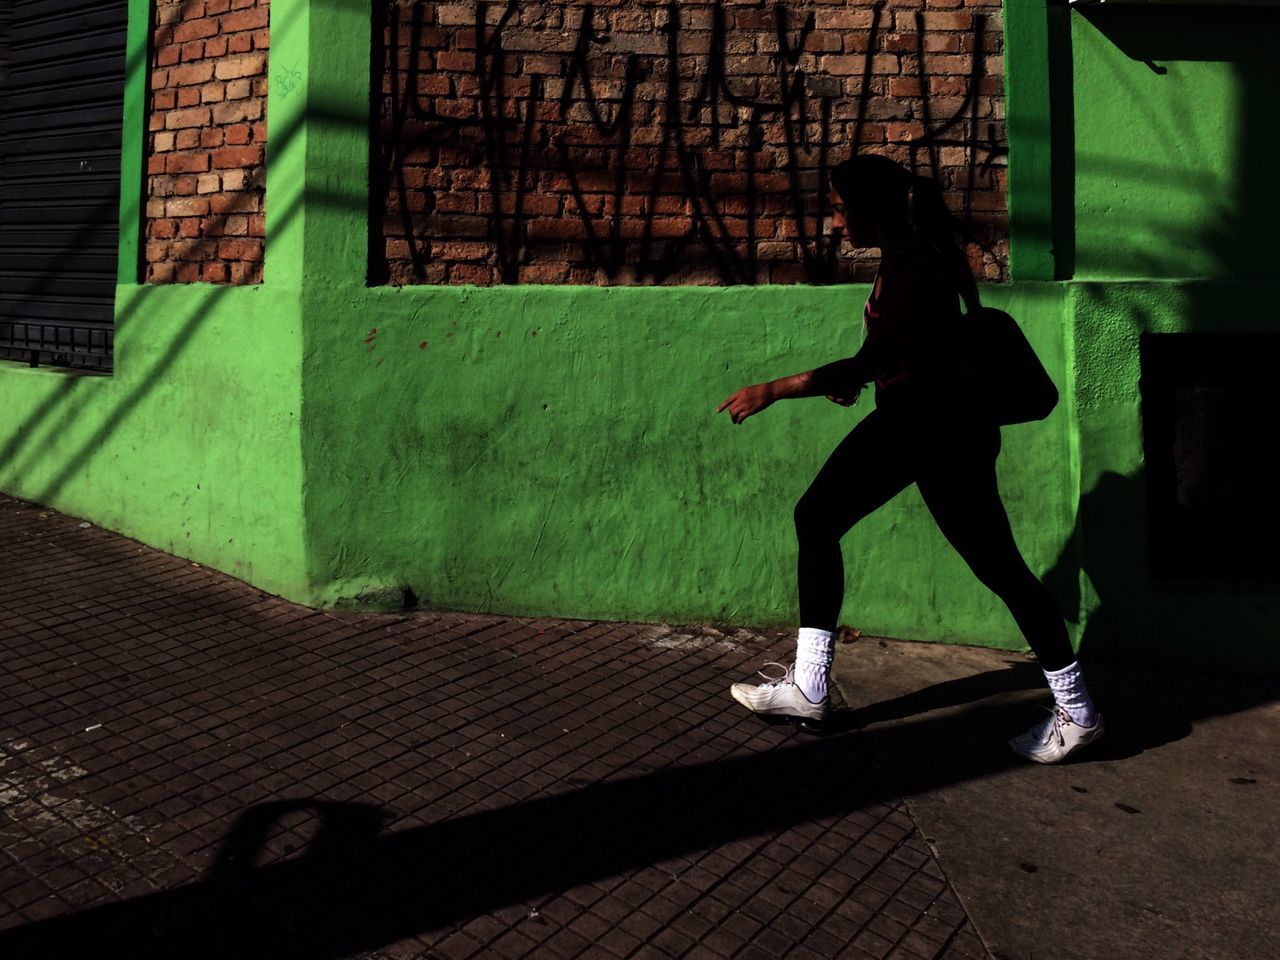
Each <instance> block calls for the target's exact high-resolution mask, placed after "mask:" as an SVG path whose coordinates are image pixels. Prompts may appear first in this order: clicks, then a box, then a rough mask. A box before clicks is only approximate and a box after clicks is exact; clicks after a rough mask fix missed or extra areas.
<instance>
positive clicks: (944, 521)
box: [716, 155, 1103, 763]
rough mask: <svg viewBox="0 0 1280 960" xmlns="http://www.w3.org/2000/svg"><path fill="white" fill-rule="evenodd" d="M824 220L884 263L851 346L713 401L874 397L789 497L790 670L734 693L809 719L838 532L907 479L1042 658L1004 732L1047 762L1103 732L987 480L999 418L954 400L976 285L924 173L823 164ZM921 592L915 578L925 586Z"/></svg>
mask: <svg viewBox="0 0 1280 960" xmlns="http://www.w3.org/2000/svg"><path fill="white" fill-rule="evenodd" d="M831 202H832V207H833V210H834V215H833V225H834V227H835V228H836V229H838V230H841V231H843V232H844V234H845V236H846V237H847V238H848V240H849V242H850V243H851V245H852V246H854V247H876V248H879V250H880V255H881V260H880V266H879V270H878V272H877V274H876V278H875V281H874V282H873V284H872V290H871V295H870V297H869V298H868V300H867V303H866V307H865V308H864V310H863V321H864V323H865V326H866V334H865V339H864V341H863V344H862V348H861V349H860V350H859V351H858V352H857V354H856V355H855V356H852V357H849V358H847V359H844V360H837V361H836V362H834V363H830V364H827V365H826V366H824V367H819V368H818V369H816V370H810V371H808V372H806V373H800V374H796V375H795V376H790V377H783V378H782V379H780V380H774V381H771V382H769V383H760V384H756V385H754V386H750V387H744V388H742V389H741V390H738V391H737V392H736V393H734V394H733V395H732V396H730V397H729V398H728V399H727V400H725V402H724V403H722V404H721V405H720V407H719V408H718V409H717V411H716V412H717V413H719V412H721V411H723V410H728V411H729V415H730V417H731V418H732V420H733V422H734V423H742V422H743V421H744V420H746V419H747V418H748V417H750V416H752V415H754V414H757V413H759V412H760V411H761V410H763V409H765V408H766V407H768V406H769V405H770V404H771V403H773V402H774V401H776V400H787V399H793V398H797V397H817V396H824V395H825V396H826V397H828V398H829V399H831V400H833V401H835V402H836V403H840V404H843V405H848V404H851V403H853V402H854V400H855V399H856V398H857V396H858V393H859V391H860V390H861V389H862V388H863V386H865V385H866V384H869V383H871V382H874V383H875V402H876V407H875V409H874V410H873V411H872V412H871V413H869V414H868V415H867V416H866V417H865V418H864V419H863V420H862V421H861V422H860V423H859V424H858V425H857V426H856V427H854V428H853V431H852V432H851V433H850V434H849V435H848V436H847V437H845V439H844V440H843V441H841V443H840V445H839V446H837V447H836V449H835V452H834V453H832V454H831V457H830V458H829V459H828V460H827V462H826V464H825V465H824V466H823V467H822V469H821V470H820V471H819V472H818V475H817V477H816V478H815V479H814V481H813V483H812V484H811V485H810V487H809V489H808V490H807V491H806V492H805V494H804V496H803V497H801V498H800V502H799V503H797V504H796V508H795V526H796V538H797V541H798V546H799V562H798V571H797V573H798V580H799V584H798V585H799V593H800V631H799V636H798V638H797V642H796V659H795V663H794V664H793V665H792V666H791V667H782V665H780V664H775V665H773V666H775V667H776V668H777V669H778V670H779V675H776V676H770V675H769V674H767V673H765V672H764V671H762V672H761V674H762V676H764V677H765V678H766V682H765V683H763V684H759V685H755V684H748V683H735V684H733V686H732V687H731V688H730V692H731V693H732V694H733V697H734V699H736V700H737V701H738V702H739V703H741V704H742V705H743V706H745V707H747V708H749V709H751V710H753V711H755V712H756V713H764V714H780V715H790V716H797V717H803V718H809V719H816V720H821V719H822V718H823V717H824V716H825V715H826V711H827V708H828V705H829V703H830V698H829V697H828V695H827V679H828V674H829V672H830V668H831V661H832V655H833V634H834V632H835V629H836V624H837V622H838V619H839V616H840V606H841V603H842V601H843V599H844V563H843V559H842V557H841V554H840V539H841V538H842V537H843V536H844V534H845V533H847V532H848V531H849V529H850V528H852V527H853V525H854V524H856V523H857V522H858V521H859V520H861V519H862V518H863V517H865V516H867V515H868V514H870V513H871V512H872V511H874V510H875V509H876V508H877V507H879V506H881V505H882V504H884V503H886V502H887V501H888V500H890V499H891V498H892V497H894V496H895V495H896V494H898V493H899V492H901V491H902V490H903V489H904V488H906V487H907V486H908V485H910V484H912V483H914V484H916V486H917V487H918V488H919V490H920V495H921V497H922V498H923V500H924V502H925V505H926V506H927V507H928V508H929V512H930V513H931V514H932V515H933V518H934V520H935V521H936V522H937V524H938V527H939V528H940V529H941V530H942V533H943V535H944V536H945V537H946V538H947V540H948V541H949V542H950V543H951V545H952V546H953V547H955V549H956V551H957V552H958V553H959V554H960V556H961V557H963V558H964V560H965V562H966V563H968V565H969V567H970V569H972V570H973V572H974V574H975V575H976V576H977V577H978V579H979V580H980V581H982V583H984V584H985V585H986V586H987V587H988V588H990V589H991V590H992V591H993V592H994V593H995V594H996V596H998V597H999V598H1000V599H1001V600H1002V601H1003V602H1004V603H1005V604H1006V605H1007V606H1008V608H1009V611H1010V613H1012V614H1013V617H1014V620H1015V621H1017V624H1018V626H1019V628H1020V629H1021V630H1022V632H1023V635H1024V636H1025V637H1026V638H1027V642H1028V643H1029V644H1030V645H1031V649H1032V650H1033V651H1034V652H1035V655H1036V657H1037V658H1038V659H1039V661H1040V666H1041V667H1042V669H1043V670H1044V671H1045V677H1046V678H1047V679H1048V681H1049V686H1050V688H1051V689H1052V691H1053V695H1054V699H1055V701H1056V706H1055V709H1054V710H1053V711H1052V712H1051V714H1050V716H1048V717H1047V718H1046V719H1045V720H1044V721H1043V722H1041V723H1039V724H1037V725H1036V726H1034V727H1033V728H1032V729H1031V730H1029V731H1028V732H1027V733H1025V734H1023V735H1022V736H1020V737H1016V738H1015V739H1013V740H1011V741H1009V743H1010V746H1011V747H1012V748H1013V749H1014V751H1015V752H1016V753H1018V754H1020V755H1021V756H1024V757H1027V758H1028V759H1031V760H1036V761H1039V762H1041V763H1056V762H1058V761H1060V760H1062V759H1064V758H1065V757H1067V756H1068V755H1069V754H1071V753H1073V752H1074V751H1075V750H1077V749H1079V748H1080V747H1083V746H1085V745H1086V744H1088V743H1091V742H1093V741H1094V740H1096V739H1097V738H1098V737H1100V736H1101V735H1102V731H1103V726H1102V718H1101V715H1100V714H1098V713H1097V711H1096V710H1095V708H1094V706H1093V703H1092V701H1091V700H1090V698H1089V694H1088V691H1087V690H1086V689H1085V684H1084V679H1083V677H1082V676H1081V672H1080V666H1079V664H1078V663H1077V662H1076V661H1075V657H1074V655H1073V653H1072V650H1071V643H1070V641H1069V639H1068V637H1067V629H1066V624H1065V623H1064V622H1063V618H1062V615H1061V613H1060V612H1059V611H1058V608H1057V605H1056V604H1055V602H1054V600H1053V598H1052V596H1051V595H1050V593H1049V591H1048V590H1047V589H1046V588H1045V586H1044V585H1043V584H1042V583H1041V582H1040V581H1039V580H1038V579H1037V578H1036V576H1035V574H1033V573H1032V572H1031V570H1030V569H1029V568H1028V567H1027V564H1026V562H1025V561H1024V560H1023V559H1022V554H1021V553H1020V552H1019V551H1018V547H1017V545H1016V544H1015V543H1014V540H1013V534H1012V532H1011V530H1010V528H1009V519H1008V516H1007V515H1006V514H1005V509H1004V504H1003V503H1002V502H1001V500H1000V493H999V490H998V489H997V486H996V457H997V455H998V454H999V452H1000V428H999V427H998V426H996V425H995V424H993V423H991V422H988V421H986V420H984V419H983V418H981V417H975V415H974V413H973V412H972V404H970V405H968V407H967V406H966V402H965V399H966V398H965V390H966V386H965V384H964V382H963V379H962V375H961V372H960V370H959V369H958V360H957V358H959V357H963V356H964V352H963V346H964V344H963V339H962V338H963V331H964V320H963V318H962V314H961V310H960V304H961V301H963V302H964V303H965V304H966V307H967V309H968V310H970V311H972V310H975V309H977V308H978V306H979V304H978V290H977V284H976V282H975V281H974V278H973V274H972V273H971V272H970V270H969V266H968V263H967V261H966V260H965V257H964V254H963V253H962V252H961V250H960V248H959V246H958V245H957V244H956V241H955V237H954V235H953V231H952V221H951V216H950V214H949V212H948V211H947V208H946V204H945V202H944V201H943V199H942V195H941V194H940V193H939V191H938V189H937V187H936V186H935V184H934V183H933V181H932V180H930V179H928V178H925V177H918V176H913V175H912V174H910V173H908V172H907V171H906V170H905V169H904V168H903V167H901V166H900V165H899V164H897V163H894V162H893V161H891V160H889V159H888V158H886V157H880V156H870V155H862V156H857V157H854V158H853V159H852V160H847V161H845V162H844V163H841V164H839V165H838V166H837V167H835V168H834V169H833V170H832V171H831ZM922 592H923V591H922Z"/></svg>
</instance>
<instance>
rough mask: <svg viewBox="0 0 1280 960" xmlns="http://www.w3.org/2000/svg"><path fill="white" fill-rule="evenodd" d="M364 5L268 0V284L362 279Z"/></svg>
mask: <svg viewBox="0 0 1280 960" xmlns="http://www.w3.org/2000/svg"><path fill="white" fill-rule="evenodd" d="M370 46H371V43H370V7H369V5H368V4H366V3H360V2H357V0H272V4H271V81H270V83H271V93H270V109H269V113H268V123H269V125H270V126H269V141H268V175H267V183H268V190H269V194H270V196H269V199H268V203H267V266H266V282H267V283H268V284H271V285H273V286H275V285H283V286H286V287H290V288H294V289H302V288H304V287H310V286H311V285H314V284H320V285H325V284H329V283H334V282H339V283H341V282H350V281H359V282H360V283H363V282H364V276H365V270H366V265H367V259H368V253H367V249H368V239H367V238H368V184H369V175H368V123H369V121H368V114H369V56H370Z"/></svg>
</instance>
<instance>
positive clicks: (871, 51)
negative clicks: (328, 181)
mask: <svg viewBox="0 0 1280 960" xmlns="http://www.w3.org/2000/svg"><path fill="white" fill-rule="evenodd" d="M375 11H377V13H378V14H379V16H381V17H383V18H384V19H383V21H382V22H381V23H375V41H378V40H380V41H381V44H380V46H381V49H378V47H375V55H376V57H377V58H378V59H377V60H376V61H375V63H376V64H380V65H381V74H382V96H381V98H380V102H379V103H377V104H376V106H377V107H378V109H377V112H376V117H375V136H374V149H373V157H372V167H373V172H374V183H373V189H374V203H373V210H374V216H373V223H372V230H371V235H372V245H371V251H370V279H371V282H374V283H393V284H407V283H483V284H489V283H515V282H524V283H529V282H533V283H713V284H719V283H744V282H745V283H752V282H773V283H789V282H818V283H821V282H829V281H833V280H834V281H839V280H843V279H848V278H849V277H850V276H854V277H865V276H866V273H867V270H868V269H869V261H868V260H862V261H858V262H852V263H851V262H850V261H849V260H848V258H847V257H845V256H836V253H835V251H834V249H833V246H834V245H833V244H832V243H831V241H830V235H829V230H826V229H824V219H823V218H824V217H827V216H829V210H828V209H826V201H825V194H826V190H825V187H823V186H822V184H823V183H824V181H825V176H824V174H823V171H824V170H825V169H826V168H827V167H829V166H830V165H831V164H833V163H835V162H838V161H839V160H841V159H844V158H845V157H846V156H848V155H849V154H850V152H851V150H853V149H854V148H855V146H857V147H859V148H860V149H862V150H864V151H870V152H877V153H883V154H887V155H889V156H891V157H894V158H895V159H898V160H901V161H902V162H904V163H907V164H910V165H912V166H914V167H915V168H916V169H917V170H918V171H919V172H921V173H924V174H927V175H930V176H933V177H934V178H935V179H936V180H937V182H938V183H939V184H940V186H941V187H942V188H943V190H944V193H945V195H946V197H947V200H948V203H949V205H950V206H951V208H952V210H953V211H954V212H955V213H956V215H957V217H958V218H959V219H960V220H961V221H962V222H963V223H964V224H965V227H966V230H967V233H968V235H969V237H970V239H971V243H970V245H969V253H970V257H971V260H972V261H973V263H974V266H975V269H976V270H977V271H978V272H979V273H981V274H982V275H983V276H985V277H986V278H988V279H993V280H999V279H1004V278H1005V277H1006V274H1007V262H1008V243H1007V232H1008V231H1007V215H1006V177H1005V173H1006V167H1005V155H1006V152H1007V151H1006V146H1005V144H1006V140H1005V134H1004V97H1003V57H1002V50H1003V31H1002V27H1001V20H1000V6H999V0H925V2H924V3H921V2H920V0H917V2H915V3H914V4H896V5H892V6H885V5H883V4H873V3H870V2H863V0H849V2H838V3H837V2H832V0H781V2H775V0H770V2H768V3H762V2H758V0H681V2H680V3H679V4H677V5H672V4H670V3H669V2H668V0H625V2H623V0H597V2H596V3H595V4H587V3H582V2H575V0H524V2H519V3H516V2H512V3H511V4H510V5H508V3H507V0H498V2H493V3H489V4H477V3H476V2H474V0H463V2H452V3H441V2H422V0H375ZM477 11H480V20H481V21H482V23H481V25H480V27H479V28H478V27H477ZM778 11H781V13H782V15H783V17H784V19H783V21H782V24H781V26H782V29H781V30H780V29H779V20H778ZM780 36H781V37H783V38H785V41H784V42H785V48H784V46H783V45H780V40H779V37H780ZM921 38H923V51H922V50H921ZM673 45H674V46H673ZM673 51H674V55H673ZM922 60H923V64H922ZM588 91H589V92H588Z"/></svg>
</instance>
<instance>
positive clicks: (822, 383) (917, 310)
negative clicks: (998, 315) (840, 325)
mask: <svg viewBox="0 0 1280 960" xmlns="http://www.w3.org/2000/svg"><path fill="white" fill-rule="evenodd" d="M954 278H955V271H954V269H952V268H951V267H950V266H949V265H948V264H947V263H946V261H945V260H944V258H943V256H942V254H941V253H939V252H938V251H937V250H935V249H934V248H933V247H931V246H929V245H927V244H924V243H918V244H916V245H915V246H914V247H912V248H911V249H910V250H907V251H904V252H901V253H896V254H895V253H889V252H886V254H885V256H884V258H883V259H882V260H881V262H880V270H879V273H878V274H877V275H876V280H875V282H874V283H873V285H872V291H871V296H870V297H869V298H868V300H867V305H866V307H865V309H864V311H863V320H864V323H865V325H866V335H865V337H864V339H863V342H862V347H861V349H859V350H858V352H857V353H856V354H855V355H854V356H852V357H847V358H845V359H843V360H837V361H835V362H834V363H828V364H827V365H826V366H823V367H819V368H818V369H817V370H815V371H813V379H812V381H811V383H812V385H813V386H814V387H815V388H816V389H817V392H819V393H827V394H836V395H845V396H852V395H854V394H856V393H857V391H858V390H859V389H860V388H862V387H863V386H864V385H866V384H868V383H870V382H872V381H875V383H876V387H877V396H878V397H879V396H880V395H881V394H883V393H885V392H891V393H894V394H898V393H912V394H921V395H923V394H928V393H934V392H945V391H946V390H947V389H948V387H949V385H951V383H952V381H953V380H954V363H955V359H956V352H957V350H958V348H959V347H960V337H961V331H962V321H961V314H960V293H959V290H958V289H957V285H956V282H955V279H954Z"/></svg>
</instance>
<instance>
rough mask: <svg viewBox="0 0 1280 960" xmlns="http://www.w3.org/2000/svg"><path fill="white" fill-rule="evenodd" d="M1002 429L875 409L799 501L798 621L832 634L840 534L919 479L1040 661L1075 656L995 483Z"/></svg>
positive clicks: (840, 585) (948, 533)
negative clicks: (1022, 549) (1018, 540)
mask: <svg viewBox="0 0 1280 960" xmlns="http://www.w3.org/2000/svg"><path fill="white" fill-rule="evenodd" d="M999 453H1000V430H999V428H998V427H995V426H988V425H985V424H977V425H975V424H972V423H961V422H958V421H950V422H939V421H938V420H936V419H931V418H926V417H924V416H920V415H918V414H912V413H902V412H893V411H889V410H883V409H877V410H873V411H872V412H871V413H870V414H869V415H868V416H867V417H866V418H865V419H864V420H863V421H862V422H861V423H859V424H858V425H857V426H856V427H854V428H853V430H852V432H850V434H849V435H848V436H847V437H845V438H844V440H842V441H841V442H840V445H839V446H838V447H836V449H835V452H833V453H832V454H831V456H830V458H829V459H828V460H827V462H826V464H825V465H824V466H823V467H822V469H821V470H820V471H818V475H817V477H815V478H814V481H813V483H812V484H811V485H810V486H809V489H808V490H807V491H806V492H805V495H804V496H803V497H801V498H800V502H799V503H797V504H796V511H795V520H796V538H797V540H798V541H799V547H800V554H799V570H798V574H799V586H800V625H801V626H803V627H816V628H818V629H821V630H835V628H836V622H837V619H838V618H839V616H840V606H841V603H842V602H843V600H844V560H843V558H842V557H841V555H840V538H841V537H843V536H844V535H845V534H846V533H847V532H848V531H849V530H850V529H851V528H852V527H853V525H854V524H856V523H857V522H858V521H859V520H861V519H862V518H863V517H865V516H867V515H868V514H870V513H872V512H873V511H874V510H876V508H878V507H880V506H882V505H883V504H884V503H886V502H887V501H889V500H890V499H892V498H893V497H894V496H895V495H897V494H898V493H900V492H901V491H902V490H904V489H905V488H906V487H907V486H908V485H909V484H911V483H912V482H914V483H915V484H916V486H917V487H919V489H920V495H921V496H922V497H923V498H924V502H925V505H926V506H928V508H929V512H930V513H931V514H933V519H934V520H935V521H936V522H937V524H938V527H939V529H941V530H942V533H943V535H944V536H945V537H946V538H947V540H948V541H949V542H950V544H951V545H952V546H953V547H955V549H956V551H957V552H958V553H959V554H960V556H961V557H963V558H964V561H965V562H966V563H967V564H968V565H969V568H970V569H971V570H972V571H973V572H974V574H975V575H976V576H977V578H978V579H979V580H980V581H982V583H983V584H985V585H986V586H987V587H988V588H989V589H990V590H991V591H992V592H994V593H995V594H996V596H998V597H999V598H1000V599H1001V600H1003V601H1004V603H1005V605H1006V606H1008V608H1009V612H1010V613H1012V614H1013V618H1014V620H1015V621H1017V624H1018V627H1019V628H1020V629H1021V630H1022V633H1023V635H1024V636H1025V637H1026V638H1027V642H1028V643H1029V644H1030V645H1031V649H1032V651H1034V653H1035V655H1036V657H1037V659H1039V661H1040V665H1041V667H1042V668H1043V669H1045V670H1060V669H1062V668H1063V667H1065V666H1067V665H1068V664H1070V663H1071V662H1072V661H1073V660H1074V659H1075V656H1074V654H1073V653H1072V652H1071V642H1070V640H1069V639H1068V638H1067V627H1066V624H1065V623H1064V622H1063V619H1062V614H1061V612H1060V611H1059V610H1058V606H1057V604H1056V603H1055V602H1054V599H1053V596H1052V595H1051V594H1050V593H1049V591H1048V589H1046V587H1045V586H1044V584H1042V583H1041V582H1040V581H1039V580H1038V579H1037V578H1036V575H1035V574H1034V573H1032V572H1031V570H1030V568H1029V567H1028V566H1027V564H1026V561H1025V560H1023V559H1022V554H1021V553H1020V552H1019V550H1018V546H1017V544H1016V543H1014V540H1013V532H1012V531H1011V530H1010V529H1009V517H1008V515H1007V514H1006V513H1005V509H1004V504H1003V503H1002V502H1001V500H1000V491H999V489H998V488H997V486H996V457H997V455H998V454H999Z"/></svg>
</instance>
